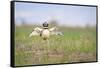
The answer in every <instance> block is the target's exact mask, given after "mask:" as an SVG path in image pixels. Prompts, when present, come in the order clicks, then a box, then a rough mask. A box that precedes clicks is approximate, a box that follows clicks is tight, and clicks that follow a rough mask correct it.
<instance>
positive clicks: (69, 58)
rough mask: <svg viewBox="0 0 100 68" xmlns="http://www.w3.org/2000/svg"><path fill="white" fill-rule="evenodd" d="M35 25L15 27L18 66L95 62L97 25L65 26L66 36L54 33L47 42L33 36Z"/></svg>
mask: <svg viewBox="0 0 100 68" xmlns="http://www.w3.org/2000/svg"><path fill="white" fill-rule="evenodd" d="M32 29H33V27H31V26H16V30H15V65H16V66H20V65H37V64H54V63H70V62H86V61H96V30H95V28H90V29H89V28H88V29H86V28H67V27H66V28H64V30H63V29H62V31H63V32H64V36H51V37H50V38H49V42H48V41H43V40H42V38H41V37H39V36H36V37H31V38H29V34H30V33H31V31H32Z"/></svg>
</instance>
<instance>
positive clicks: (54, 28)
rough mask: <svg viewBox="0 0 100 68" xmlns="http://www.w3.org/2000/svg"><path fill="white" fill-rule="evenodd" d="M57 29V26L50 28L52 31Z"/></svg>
mask: <svg viewBox="0 0 100 68" xmlns="http://www.w3.org/2000/svg"><path fill="white" fill-rule="evenodd" d="M55 30H57V27H52V28H50V29H49V31H50V32H52V31H55Z"/></svg>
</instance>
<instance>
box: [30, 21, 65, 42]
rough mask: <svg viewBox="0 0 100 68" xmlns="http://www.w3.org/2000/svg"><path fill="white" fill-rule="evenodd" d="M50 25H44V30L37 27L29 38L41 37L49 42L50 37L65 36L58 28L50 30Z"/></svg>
mask: <svg viewBox="0 0 100 68" xmlns="http://www.w3.org/2000/svg"><path fill="white" fill-rule="evenodd" d="M48 25H49V24H48V23H46V22H45V23H43V28H39V27H36V28H34V30H33V31H32V33H31V34H30V35H29V37H31V36H39V35H40V37H42V38H43V40H47V39H48V38H49V37H50V35H63V34H62V32H58V31H56V29H57V28H56V27H52V28H50V29H49V28H48Z"/></svg>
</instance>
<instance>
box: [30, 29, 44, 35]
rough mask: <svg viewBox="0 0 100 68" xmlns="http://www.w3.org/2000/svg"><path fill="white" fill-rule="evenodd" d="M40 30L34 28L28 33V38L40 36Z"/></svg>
mask: <svg viewBox="0 0 100 68" xmlns="http://www.w3.org/2000/svg"><path fill="white" fill-rule="evenodd" d="M42 30H43V29H42V28H39V27H36V28H34V30H33V31H32V32H31V33H30V35H29V37H31V36H38V35H40V33H41V31H42Z"/></svg>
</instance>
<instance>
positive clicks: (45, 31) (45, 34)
mask: <svg viewBox="0 0 100 68" xmlns="http://www.w3.org/2000/svg"><path fill="white" fill-rule="evenodd" d="M49 36H50V31H49V30H48V29H45V30H43V31H42V37H43V38H49Z"/></svg>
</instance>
